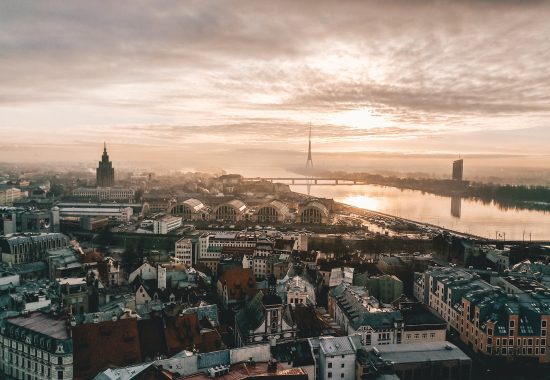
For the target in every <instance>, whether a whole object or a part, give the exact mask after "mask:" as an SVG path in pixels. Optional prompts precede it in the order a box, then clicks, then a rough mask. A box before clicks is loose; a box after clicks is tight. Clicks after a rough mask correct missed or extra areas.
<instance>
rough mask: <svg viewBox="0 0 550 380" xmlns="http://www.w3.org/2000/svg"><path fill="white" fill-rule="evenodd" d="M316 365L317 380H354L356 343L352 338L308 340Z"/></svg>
mask: <svg viewBox="0 0 550 380" xmlns="http://www.w3.org/2000/svg"><path fill="white" fill-rule="evenodd" d="M308 344H309V348H310V350H311V354H312V356H313V361H314V365H315V379H319V380H320V379H327V380H328V379H344V380H354V379H355V378H356V376H355V361H356V358H357V349H358V348H359V347H356V343H355V342H354V340H353V338H352V337H350V336H342V337H332V336H323V337H319V338H309V339H308Z"/></svg>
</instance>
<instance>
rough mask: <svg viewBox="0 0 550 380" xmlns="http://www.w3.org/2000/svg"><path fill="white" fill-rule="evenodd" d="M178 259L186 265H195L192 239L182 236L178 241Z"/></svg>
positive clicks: (176, 250)
mask: <svg viewBox="0 0 550 380" xmlns="http://www.w3.org/2000/svg"><path fill="white" fill-rule="evenodd" d="M175 252H176V261H178V262H180V263H183V264H185V265H188V266H191V265H193V244H192V242H191V239H188V238H182V239H180V240H178V241H177V242H176V249H175Z"/></svg>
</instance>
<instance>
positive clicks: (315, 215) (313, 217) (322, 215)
mask: <svg viewBox="0 0 550 380" xmlns="http://www.w3.org/2000/svg"><path fill="white" fill-rule="evenodd" d="M329 216H330V211H329V210H328V208H327V207H326V206H325V205H324V204H323V203H321V202H320V201H315V200H313V201H309V202H307V203H305V204H303V205H301V206H300V208H299V209H298V221H300V223H304V224H326V223H328V221H329Z"/></svg>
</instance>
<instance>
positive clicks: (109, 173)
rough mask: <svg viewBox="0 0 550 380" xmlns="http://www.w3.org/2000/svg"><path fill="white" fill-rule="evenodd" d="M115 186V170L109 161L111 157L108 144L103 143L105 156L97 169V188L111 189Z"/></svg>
mask: <svg viewBox="0 0 550 380" xmlns="http://www.w3.org/2000/svg"><path fill="white" fill-rule="evenodd" d="M114 184H115V169H114V168H113V163H112V162H111V161H109V155H108V154H107V143H105V142H104V143H103V155H102V156H101V161H99V165H98V167H97V169H96V186H97V187H111V186H114Z"/></svg>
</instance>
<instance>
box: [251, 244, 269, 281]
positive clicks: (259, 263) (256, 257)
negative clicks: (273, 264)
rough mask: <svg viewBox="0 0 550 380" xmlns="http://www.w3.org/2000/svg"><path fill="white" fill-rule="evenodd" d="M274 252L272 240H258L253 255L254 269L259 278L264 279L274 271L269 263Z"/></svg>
mask: <svg viewBox="0 0 550 380" xmlns="http://www.w3.org/2000/svg"><path fill="white" fill-rule="evenodd" d="M272 254H273V244H271V242H268V241H265V242H257V243H256V247H255V248H254V254H253V256H252V271H253V272H254V275H255V276H256V278H257V279H259V280H263V279H265V278H267V277H269V275H271V273H272V270H271V269H272V268H270V265H269V264H268V261H269V258H270V256H271V255H272Z"/></svg>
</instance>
